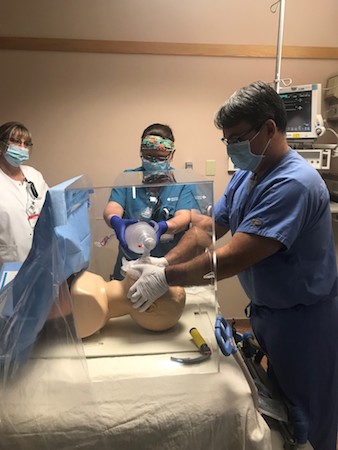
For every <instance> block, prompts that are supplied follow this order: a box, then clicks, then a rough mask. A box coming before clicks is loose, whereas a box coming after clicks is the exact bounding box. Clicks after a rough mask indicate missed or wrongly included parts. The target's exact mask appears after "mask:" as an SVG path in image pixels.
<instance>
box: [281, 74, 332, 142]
mask: <svg viewBox="0 0 338 450" xmlns="http://www.w3.org/2000/svg"><path fill="white" fill-rule="evenodd" d="M279 96H280V98H281V99H282V101H283V103H284V106H285V109H286V114H287V127H286V137H287V139H297V140H304V139H306V140H311V139H312V140H315V139H317V138H318V137H319V136H322V135H323V134H324V133H325V128H324V122H323V117H322V114H321V101H322V86H321V84H319V83H314V84H303V85H298V86H288V87H284V88H281V89H280V93H279Z"/></svg>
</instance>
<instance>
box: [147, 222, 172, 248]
mask: <svg viewBox="0 0 338 450" xmlns="http://www.w3.org/2000/svg"><path fill="white" fill-rule="evenodd" d="M149 225H151V226H152V227H153V228H154V230H155V231H156V245H157V244H158V243H159V241H160V238H161V236H162V234H164V233H166V231H167V230H168V225H167V222H165V221H164V220H162V221H161V222H155V220H150V222H149Z"/></svg>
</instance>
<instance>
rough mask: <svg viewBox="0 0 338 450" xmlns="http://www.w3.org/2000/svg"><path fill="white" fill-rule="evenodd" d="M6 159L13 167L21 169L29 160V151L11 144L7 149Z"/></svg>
mask: <svg viewBox="0 0 338 450" xmlns="http://www.w3.org/2000/svg"><path fill="white" fill-rule="evenodd" d="M4 158H5V160H6V161H7V162H8V164H10V165H11V166H14V167H19V166H20V165H21V164H22V163H23V162H24V161H27V160H28V159H29V151H28V150H27V149H26V148H25V147H20V146H19V145H12V144H11V145H9V146H8V147H7V150H6V152H5V153H4Z"/></svg>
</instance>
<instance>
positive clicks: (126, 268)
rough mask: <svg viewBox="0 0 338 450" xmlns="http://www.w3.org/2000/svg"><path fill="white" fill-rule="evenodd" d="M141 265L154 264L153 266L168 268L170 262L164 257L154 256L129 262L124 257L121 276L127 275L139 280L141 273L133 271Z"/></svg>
mask: <svg viewBox="0 0 338 450" xmlns="http://www.w3.org/2000/svg"><path fill="white" fill-rule="evenodd" d="M139 264H152V265H153V266H158V267H167V266H168V265H169V263H168V261H167V260H166V259H165V258H164V257H160V258H156V257H154V256H142V257H141V258H138V259H133V260H132V261H128V260H127V259H126V258H125V257H124V256H123V257H122V266H121V274H122V275H123V276H124V277H125V276H126V273H128V275H129V276H130V277H131V278H133V279H134V280H137V279H138V278H139V277H140V275H141V272H140V271H137V270H133V267H134V266H137V265H139Z"/></svg>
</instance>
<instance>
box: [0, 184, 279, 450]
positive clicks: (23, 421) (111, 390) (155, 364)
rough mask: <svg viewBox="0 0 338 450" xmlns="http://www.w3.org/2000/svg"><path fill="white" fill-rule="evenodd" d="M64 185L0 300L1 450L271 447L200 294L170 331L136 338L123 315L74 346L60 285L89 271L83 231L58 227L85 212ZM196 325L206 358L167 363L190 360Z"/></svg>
mask: <svg viewBox="0 0 338 450" xmlns="http://www.w3.org/2000/svg"><path fill="white" fill-rule="evenodd" d="M64 187H65V186H64V185H63V186H61V189H60V188H59V189H56V195H54V194H55V192H54V193H53V192H51V193H48V195H47V199H46V203H45V206H44V208H43V211H44V212H43V213H42V217H41V221H40V219H39V222H38V224H39V223H40V227H39V226H37V229H36V232H35V236H34V241H33V247H32V251H31V253H30V255H29V256H28V258H27V260H26V261H25V263H24V264H23V266H22V267H21V268H20V270H19V272H18V274H17V276H16V277H15V279H14V280H12V281H11V282H10V283H9V284H8V285H7V286H6V287H5V288H4V289H3V290H1V292H0V305H1V310H0V312H1V314H2V316H1V319H2V327H1V333H0V351H1V353H0V356H1V386H0V395H1V404H0V419H1V421H0V436H1V439H0V449H4V450H8V449H12V448H13V449H14V448H15V449H18V450H20V449H24V450H30V449H32V450H33V449H34V450H45V449H46V450H67V449H75V448H78V449H86V450H89V449H102V450H104V449H114V450H115V449H116V450H143V449H144V450H152V449H154V450H159V449H161V450H166V449H168V450H169V449H170V450H190V449H191V450H198V449H200V450H223V449H229V450H237V449H238V450H240V449H250V450H256V449H257V450H265V449H266V450H269V449H272V444H271V432H270V429H269V427H268V426H267V424H266V422H265V421H264V419H263V418H262V416H261V415H260V414H259V412H258V411H257V410H256V409H255V406H254V403H253V399H252V396H251V391H250V388H249V386H248V384H247V381H246V379H245V377H244V375H243V373H242V371H241V369H240V368H239V366H238V365H237V364H236V361H235V360H234V359H233V358H232V357H228V358H224V357H221V358H219V354H218V350H217V348H216V347H215V345H214V341H213V336H212V334H213V331H214V330H213V324H211V323H210V321H209V319H208V318H207V319H205V314H206V315H207V316H208V307H209V306H210V308H213V307H214V305H211V304H210V305H209V306H208V298H209V296H210V292H209V291H208V287H206V288H191V289H190V290H189V289H187V291H186V292H187V300H186V308H185V311H184V313H183V315H182V318H181V320H180V321H179V323H178V324H177V325H175V327H174V328H173V329H171V330H168V331H166V332H163V333H153V332H149V331H147V330H144V329H140V328H139V327H138V326H137V325H136V324H135V323H134V322H133V321H132V320H131V318H130V317H129V316H128V317H121V318H117V319H111V320H110V321H109V322H108V324H107V326H106V327H105V328H104V329H103V330H102V331H101V332H99V333H97V334H95V335H94V336H92V337H90V338H87V339H86V340H84V341H83V342H82V341H81V340H80V339H79V338H78V337H77V335H76V328H75V324H74V320H73V317H72V313H71V299H70V295H69V290H68V287H67V280H68V279H69V275H70V274H72V273H74V272H75V273H76V272H78V271H79V270H80V269H83V268H85V267H86V264H87V262H88V261H87V260H88V258H89V254H87V253H86V251H84V250H83V248H81V246H83V245H84V248H86V244H84V243H86V242H88V233H89V229H82V230H78V227H75V228H76V229H77V231H78V232H79V233H80V235H81V236H80V238H79V239H78V240H77V241H76V240H75V242H74V241H72V242H69V239H68V238H69V233H68V231H67V230H66V229H65V225H66V224H67V222H68V221H70V222H71V221H72V220H74V212H75V211H79V213H80V215H81V214H83V211H82V208H81V205H82V206H83V205H85V206H84V209H85V208H86V207H87V206H86V198H87V197H86V195H89V191H86V192H87V194H86V195H83V192H81V193H80V194H79V193H77V192H75V191H74V192H73V193H72V194H71V197H72V201H71V202H70V203H69V202H68V203H67V202H64V199H63V196H62V194H60V192H61V193H62V191H63V189H64ZM51 191H53V190H51ZM53 196H54V198H53ZM75 206H77V208H78V209H77V208H75ZM63 207H64V208H65V213H64V214H62V213H61V212H62V208H63ZM56 209H57V214H56ZM60 211H61V212H60ZM60 216H61V218H60ZM62 216H63V218H62ZM75 224H76V220H75ZM51 227H52V229H51ZM54 232H55V235H54V234H53V233H54ZM61 269H62V270H61ZM27 286H29V288H27ZM16 298H20V299H21V300H19V301H17V302H16V301H15V299H16ZM33 298H34V302H33V301H32V299H33ZM201 298H203V299H204V300H203V302H204V303H203V308H201V302H200V299H201ZM205 299H207V300H205ZM8 300H11V305H10V306H11V307H10V308H9V307H8ZM13 317H14V319H13ZM196 321H197V322H196ZM196 323H197V326H198V328H199V329H200V330H201V332H202V334H203V335H204V337H205V338H206V340H207V341H208V343H210V346H211V348H212V352H213V355H212V357H211V358H210V360H208V361H204V362H203V363H200V364H188V365H185V364H179V363H177V362H175V361H172V360H171V359H170V355H173V354H175V353H176V352H177V354H182V353H183V354H184V355H186V356H189V355H193V356H194V355H195V356H196V348H194V344H193V342H191V340H190V338H189V333H188V331H189V328H190V327H191V325H193V326H194V325H196ZM168 337H170V339H168ZM131 343H132V344H133V345H131ZM276 448H279V447H276ZM280 448H282V447H280Z"/></svg>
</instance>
